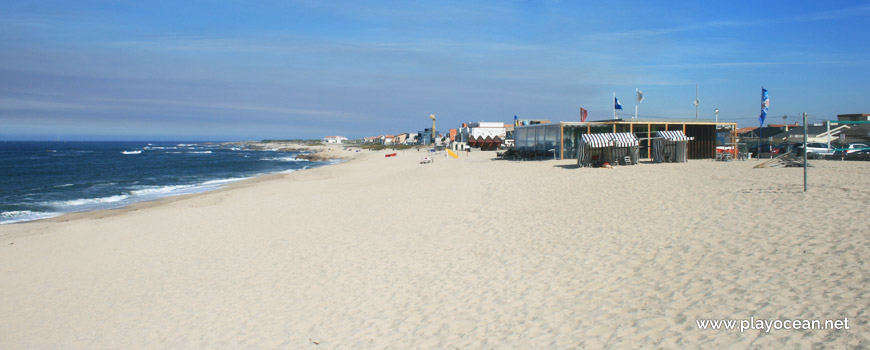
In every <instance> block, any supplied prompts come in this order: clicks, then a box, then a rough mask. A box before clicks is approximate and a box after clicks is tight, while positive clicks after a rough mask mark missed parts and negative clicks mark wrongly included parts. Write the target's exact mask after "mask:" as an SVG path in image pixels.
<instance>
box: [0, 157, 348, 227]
mask: <svg viewBox="0 0 870 350" xmlns="http://www.w3.org/2000/svg"><path fill="white" fill-rule="evenodd" d="M299 154H300V153H294V152H278V151H277V150H255V149H251V148H246V147H242V146H239V145H235V144H234V145H221V144H215V143H195V142H0V224H8V223H15V222H22V221H31V220H38V219H44V218H49V217H54V216H58V215H61V214H64V213H71V212H81V211H93V210H102V209H111V208H119V207H123V206H127V205H129V204H132V203H137V202H143V201H150V200H155V199H159V198H163V197H168V196H174V195H181V194H189V193H198V192H204V191H209V190H213V189H217V188H220V187H221V186H224V185H226V184H228V183H231V182H235V181H239V180H244V179H247V178H251V177H254V176H257V175H263V174H270V173H280V172H291V171H297V170H303V169H306V168H311V167H317V166H323V165H328V164H332V163H335V162H334V161H330V162H309V161H308V160H304V159H301V160H299V159H296V158H295V156H297V155H299Z"/></svg>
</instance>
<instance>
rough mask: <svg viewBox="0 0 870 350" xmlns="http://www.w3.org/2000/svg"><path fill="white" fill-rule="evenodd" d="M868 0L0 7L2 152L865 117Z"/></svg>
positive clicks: (868, 108)
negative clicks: (616, 121)
mask: <svg viewBox="0 0 870 350" xmlns="http://www.w3.org/2000/svg"><path fill="white" fill-rule="evenodd" d="M867 23H870V2H868V1H828V2H819V1H728V2H724V1H723V2H701V1H699V2H674V3H670V2H664V3H663V2H647V1H626V2H620V3H619V4H612V3H610V4H605V3H603V2H595V3H584V2H565V1H481V2H471V1H415V2H393V1H372V2H369V1H346V2H345V1H315V0H299V1H171V2H170V1H38V2H36V1H29V0H28V1H9V0H4V1H2V2H0V140H22V139H27V140H39V139H49V140H53V139H55V138H57V137H60V138H61V139H64V140H259V139H266V138H319V137H323V136H325V135H333V134H337V135H344V136H348V137H351V138H357V137H364V136H370V135H377V134H382V133H397V132H416V131H418V130H422V129H423V128H425V127H427V126H428V125H429V119H428V115H429V114H430V113H434V114H436V115H437V116H438V128H439V130H443V129H447V128H450V127H456V126H458V125H459V124H460V123H463V122H474V121H504V122H510V121H511V120H512V119H513V116H514V115H518V116H519V117H520V118H525V119H532V118H541V119H550V120H553V121H577V120H578V119H579V112H578V110H579V107H581V106H582V107H584V108H586V109H588V110H589V119H590V120H598V119H607V118H610V117H611V116H612V114H611V100H612V94H613V93H616V95H617V97H618V98H619V99H620V101H621V102H622V104H623V106H624V107H625V110H624V115H629V114H633V113H634V100H635V98H634V93H635V88H640V89H641V90H643V91H644V95H645V99H644V101H643V102H642V103H641V104H640V106H639V115H640V116H641V117H646V118H694V115H695V106H694V105H693V103H692V101H693V100H694V98H695V84H699V85H700V90H701V98H700V100H701V104H700V115H701V118H708V119H712V118H713V116H714V115H713V110H714V109H715V108H719V109H720V110H721V112H720V114H719V118H720V120H721V121H735V122H738V123H739V124H740V126H753V125H757V117H758V114H759V105H760V90H761V86H762V85H763V86H764V87H765V88H767V89H768V90H770V98H771V107H770V112H769V117H768V121H770V122H772V123H781V122H782V116H783V115H787V116H789V118H788V121H789V122H793V121H796V120H797V119H798V116H799V115H800V113H802V112H807V113H809V115H810V116H811V118H810V119H811V121H821V120H827V119H835V118H836V115H837V114H847V113H870V102H868V101H870V99H868V98H867V91H868V89H867V82H868V81H870V69H868V64H870V46H868V42H870V39H868V37H870V26H868V25H867Z"/></svg>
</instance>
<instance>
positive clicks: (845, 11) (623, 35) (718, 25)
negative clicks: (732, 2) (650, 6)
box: [581, 5, 870, 41]
mask: <svg viewBox="0 0 870 350" xmlns="http://www.w3.org/2000/svg"><path fill="white" fill-rule="evenodd" d="M868 13H870V5H861V6H854V7H848V8H842V9H836V10H830V11H825V12H819V13H810V14H804V15H798V16H791V17H781V18H765V19H757V20H746V19H719V20H711V21H704V22H698V23H693V24H688V25H681V26H674V27H665V28H644V29H637V30H628V31H615V32H597V33H590V34H587V35H584V36H582V37H581V38H582V39H584V40H602V41H608V40H617V39H643V38H647V37H656V36H666V35H670V34H676V33H683V32H695V31H704V30H709V29H727V28H744V27H753V26H761V25H770V24H789V23H802V22H817V21H829V20H836V19H842V18H849V17H860V16H866V15H867V14H868Z"/></svg>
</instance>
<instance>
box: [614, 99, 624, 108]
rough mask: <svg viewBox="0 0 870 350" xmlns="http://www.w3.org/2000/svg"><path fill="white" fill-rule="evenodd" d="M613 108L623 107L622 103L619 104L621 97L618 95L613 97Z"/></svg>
mask: <svg viewBox="0 0 870 350" xmlns="http://www.w3.org/2000/svg"><path fill="white" fill-rule="evenodd" d="M613 109H622V105H621V104H619V99H618V98H616V97H614V98H613Z"/></svg>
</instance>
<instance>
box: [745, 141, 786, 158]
mask: <svg viewBox="0 0 870 350" xmlns="http://www.w3.org/2000/svg"><path fill="white" fill-rule="evenodd" d="M759 148H760V149H761V150H760V151H759ZM779 150H780V149H779V147H778V146H774V145H772V144H769V143H762V144H761V145H751V146H749V153H750V154H752V157H753V158H761V157H771V156H773V157H775V156H777V155H778V154H779Z"/></svg>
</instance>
